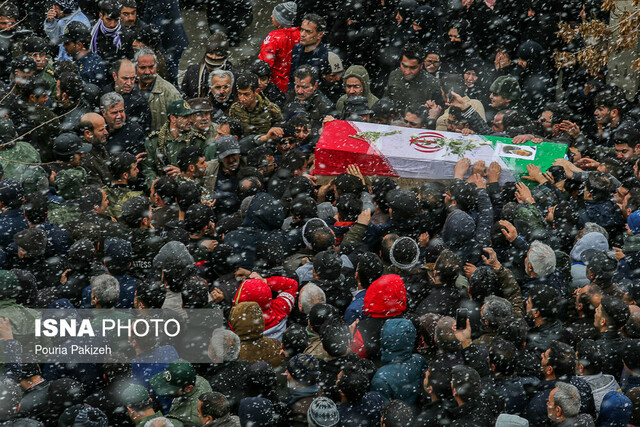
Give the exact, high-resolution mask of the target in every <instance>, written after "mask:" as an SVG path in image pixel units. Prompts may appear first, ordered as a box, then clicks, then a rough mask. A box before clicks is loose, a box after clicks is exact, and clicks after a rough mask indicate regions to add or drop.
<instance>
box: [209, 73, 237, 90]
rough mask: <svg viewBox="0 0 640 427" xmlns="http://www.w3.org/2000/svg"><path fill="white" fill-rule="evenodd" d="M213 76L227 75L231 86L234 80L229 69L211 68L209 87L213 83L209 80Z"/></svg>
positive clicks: (211, 86) (210, 87)
mask: <svg viewBox="0 0 640 427" xmlns="http://www.w3.org/2000/svg"><path fill="white" fill-rule="evenodd" d="M214 76H218V77H223V78H224V77H229V78H230V79H231V87H233V83H234V82H235V77H233V73H232V72H231V71H229V70H213V71H212V72H211V74H210V75H209V89H212V88H213V84H212V83H211V81H212V80H213V77H214Z"/></svg>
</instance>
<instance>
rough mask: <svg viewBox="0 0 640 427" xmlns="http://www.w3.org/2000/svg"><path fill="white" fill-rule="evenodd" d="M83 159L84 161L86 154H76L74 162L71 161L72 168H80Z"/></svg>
mask: <svg viewBox="0 0 640 427" xmlns="http://www.w3.org/2000/svg"><path fill="white" fill-rule="evenodd" d="M82 159H84V153H75V154H74V155H73V160H71V166H74V167H75V166H80V163H82Z"/></svg>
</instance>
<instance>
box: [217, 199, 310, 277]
mask: <svg viewBox="0 0 640 427" xmlns="http://www.w3.org/2000/svg"><path fill="white" fill-rule="evenodd" d="M284 217H285V215H284V209H283V208H282V205H281V204H280V202H279V201H278V200H276V199H275V198H274V197H273V196H271V195H270V194H267V193H259V194H256V195H255V196H254V198H253V200H252V201H251V204H250V205H249V209H248V210H247V213H246V215H245V217H244V221H243V222H242V227H241V228H240V229H238V230H235V231H232V232H230V233H229V234H227V235H226V236H225V239H224V241H225V244H227V245H230V246H231V247H233V249H234V252H235V253H236V254H238V255H239V257H240V261H239V262H238V266H239V267H243V268H253V265H254V264H255V253H256V247H257V246H258V244H259V243H260V242H262V241H264V240H266V239H267V238H269V239H274V241H277V242H280V243H281V244H282V247H283V248H285V250H286V248H295V247H297V246H296V245H295V242H294V241H292V240H293V237H291V235H285V233H284V231H282V222H283V221H284Z"/></svg>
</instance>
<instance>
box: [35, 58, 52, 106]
mask: <svg viewBox="0 0 640 427" xmlns="http://www.w3.org/2000/svg"><path fill="white" fill-rule="evenodd" d="M51 62H52V61H51V59H49V62H48V63H47V66H46V67H44V68H43V69H42V71H40V73H39V74H38V77H42V80H44V81H45V82H47V84H48V85H49V89H50V94H49V96H50V97H51V98H55V96H56V74H55V73H54V72H53V67H52V66H51Z"/></svg>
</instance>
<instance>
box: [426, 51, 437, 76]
mask: <svg viewBox="0 0 640 427" xmlns="http://www.w3.org/2000/svg"><path fill="white" fill-rule="evenodd" d="M424 68H425V70H427V72H429V73H431V74H434V73H435V72H437V71H438V69H439V68H440V55H438V54H437V53H430V54H429V55H427V57H426V58H425V60H424Z"/></svg>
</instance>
